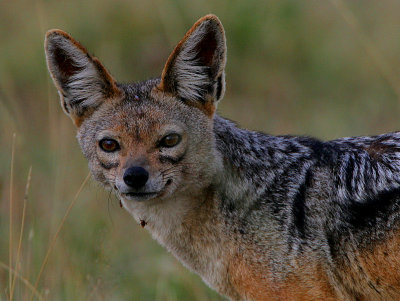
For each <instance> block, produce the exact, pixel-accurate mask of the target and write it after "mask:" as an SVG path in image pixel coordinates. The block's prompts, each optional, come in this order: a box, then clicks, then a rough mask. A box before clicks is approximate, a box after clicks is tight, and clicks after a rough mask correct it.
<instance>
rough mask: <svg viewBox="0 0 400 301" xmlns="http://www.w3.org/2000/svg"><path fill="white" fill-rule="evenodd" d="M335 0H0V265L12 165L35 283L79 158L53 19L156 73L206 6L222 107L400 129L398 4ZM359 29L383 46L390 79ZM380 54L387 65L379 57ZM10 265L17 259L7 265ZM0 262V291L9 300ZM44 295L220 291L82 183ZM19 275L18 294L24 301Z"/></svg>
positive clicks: (306, 124)
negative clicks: (50, 37)
mask: <svg viewBox="0 0 400 301" xmlns="http://www.w3.org/2000/svg"><path fill="white" fill-rule="evenodd" d="M335 2H337V1H336V0H332V1H302V2H300V1H295V0H279V1H278V0H275V1H254V0H249V1H228V0H225V1H212V0H208V1H184V0H176V1H172V0H170V1H161V0H153V1H138V0H131V1H124V0H116V1H104V0H103V1H94V0H90V1H77V0H70V1H68V2H61V1H44V0H42V1H28V0H17V1H10V0H8V1H0V145H1V146H2V150H1V151H0V245H1V248H0V262H2V263H4V264H7V265H8V260H9V257H8V256H9V254H8V249H9V234H8V233H9V196H10V162H11V145H12V136H13V133H16V151H15V166H14V185H13V187H12V192H13V212H14V213H13V221H14V223H13V241H12V246H13V248H12V251H13V252H12V253H13V259H14V261H15V258H16V254H17V246H18V238H19V230H20V226H21V216H22V206H23V198H24V190H25V184H26V178H27V174H28V170H29V167H30V166H32V170H33V171H32V182H31V187H30V191H29V196H28V202H27V214H26V221H25V229H24V236H23V241H22V248H21V256H20V262H19V263H18V265H17V269H18V271H19V273H20V274H21V275H23V276H24V277H25V278H26V279H28V280H29V281H30V282H31V283H32V284H33V283H34V282H35V280H36V277H37V275H38V272H39V270H40V267H41V264H42V262H43V259H44V256H45V254H46V251H47V249H48V245H49V243H50V241H51V240H52V238H53V237H54V235H55V232H56V230H57V227H58V225H59V223H60V221H61V219H62V217H63V215H64V213H65V210H66V208H67V207H68V205H69V203H70V202H71V200H72V199H73V198H74V195H75V193H76V192H77V190H78V188H79V186H80V185H81V183H82V181H83V180H84V178H85V177H86V175H87V172H88V169H87V163H86V161H85V160H84V158H83V156H82V155H81V153H80V150H79V147H78V145H77V143H76V140H75V137H74V135H75V129H74V127H73V125H72V124H71V122H70V121H69V120H68V118H67V117H66V116H65V115H64V114H63V112H62V110H61V108H60V106H59V100H58V95H57V93H56V90H55V88H54V87H53V85H52V83H51V81H50V77H49V76H48V74H47V70H46V66H45V60H44V53H43V39H44V34H45V32H46V30H48V29H50V28H61V29H63V30H65V31H67V32H69V33H70V34H72V36H73V37H75V38H76V39H78V40H79V41H81V42H82V43H83V44H84V45H85V46H86V47H87V48H88V49H89V51H90V52H91V53H94V54H95V55H96V56H98V57H99V58H100V59H101V61H102V62H103V63H104V64H105V66H106V67H107V68H108V69H109V70H110V71H111V73H112V74H113V75H114V76H115V77H116V78H117V79H119V80H120V81H123V82H128V81H136V80H141V79H145V78H149V77H153V76H158V75H159V74H160V72H161V69H162V67H163V64H164V62H165V60H166V59H167V57H168V54H169V52H170V51H171V50H172V49H173V47H174V45H175V44H176V43H177V42H178V41H179V39H180V38H181V37H182V36H183V35H184V33H185V32H186V30H187V29H189V28H190V26H191V25H192V24H193V23H194V22H195V21H196V20H197V19H198V18H199V17H201V16H203V15H205V14H207V13H214V14H216V15H218V16H219V17H220V19H221V21H222V22H223V24H224V26H225V30H226V35H227V39H228V65H227V76H226V77H227V93H226V96H225V99H224V100H222V102H221V104H220V107H219V112H220V114H222V115H223V116H226V117H228V118H230V119H233V120H236V121H238V122H239V124H241V125H242V126H245V127H247V128H251V129H256V130H263V131H266V132H269V133H272V134H301V135H304V134H307V135H312V136H316V137H319V138H321V139H334V138H337V137H341V136H352V135H370V134H378V133H382V132H387V131H393V130H396V129H399V128H400V121H399V120H398V113H399V112H400V110H399V109H400V108H399V104H400V99H399V95H398V94H396V85H393V83H398V84H399V85H398V86H397V87H400V81H399V69H400V58H399V56H400V19H399V18H398V12H399V10H400V3H399V2H398V1H395V0H387V1H373V0H363V1H361V0H358V1H347V2H344V3H345V4H346V6H347V7H348V9H349V10H350V12H351V13H352V14H354V17H355V20H356V21H357V22H358V24H359V27H360V29H361V31H362V32H360V31H357V30H353V29H354V28H352V27H351V26H350V25H349V24H348V23H347V22H346V20H345V19H344V18H343V15H345V14H346V11H343V10H340V9H338V7H337V6H335V5H333V4H334V3H335ZM362 34H365V36H367V37H368V39H369V40H370V42H371V43H372V44H373V45H374V47H376V48H377V49H378V51H379V52H380V53H381V55H382V57H383V58H384V60H385V61H386V62H387V64H388V66H389V68H390V70H391V71H392V73H391V78H390V80H391V81H392V84H391V83H390V82H389V81H388V78H387V77H385V76H384V75H383V74H382V72H380V69H379V62H376V61H374V60H373V58H372V57H371V55H370V53H369V52H368V49H366V47H365V44H363V42H362ZM380 63H382V62H380ZM14 267H15V262H13V268H14ZM8 276H9V274H8V271H7V270H5V269H2V268H1V267H0V300H3V299H4V300H6V299H7V296H8V295H9V293H10V292H9V288H8ZM38 292H39V293H40V294H41V295H42V296H43V297H44V298H45V300H223V298H221V297H219V296H217V294H216V293H214V292H213V291H211V290H210V289H209V288H207V286H206V285H205V284H203V283H202V281H201V279H200V278H199V277H198V276H196V275H194V274H192V273H190V272H189V271H188V270H186V269H185V268H184V267H183V266H182V265H181V264H180V263H179V262H177V260H175V259H174V258H173V257H172V256H171V255H170V254H169V253H167V252H166V251H165V250H164V249H163V248H161V247H160V246H159V245H158V244H157V243H156V242H154V241H153V240H152V239H151V237H150V235H149V234H148V233H147V232H146V231H144V230H143V229H141V228H140V227H139V226H138V225H136V223H135V222H134V221H133V219H132V218H130V216H128V214H127V213H126V212H125V211H124V210H122V209H120V208H119V206H118V201H117V200H116V199H115V197H113V196H112V195H110V194H109V193H107V192H105V191H103V189H102V188H101V187H99V186H98V185H97V184H96V183H94V182H93V181H90V182H89V184H88V185H86V186H85V188H84V189H83V191H82V193H81V194H80V195H79V197H78V200H77V204H76V205H75V207H74V208H73V209H72V211H71V213H70V215H69V216H68V218H67V220H66V223H65V225H64V226H63V228H62V230H61V232H60V235H59V237H58V239H57V242H56V244H55V247H54V249H53V250H52V252H51V254H50V257H49V262H48V263H47V265H46V267H45V270H44V273H43V275H42V278H41V280H40V282H39V286H38ZM29 296H30V290H29V289H28V288H27V287H26V286H25V285H24V284H23V283H22V282H20V281H18V282H17V284H16V289H15V293H14V300H28V299H29Z"/></svg>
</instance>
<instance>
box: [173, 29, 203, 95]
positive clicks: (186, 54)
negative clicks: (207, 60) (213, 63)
mask: <svg viewBox="0 0 400 301" xmlns="http://www.w3.org/2000/svg"><path fill="white" fill-rule="evenodd" d="M206 34H207V25H206V24H204V23H203V24H200V25H199V26H198V27H197V28H196V30H195V31H194V32H193V33H192V35H191V36H190V37H189V38H188V39H187V40H186V41H185V42H184V44H183V45H182V48H181V51H180V52H179V54H178V56H177V57H176V60H175V63H174V67H173V68H174V74H175V76H176V79H177V87H176V89H177V92H178V94H179V95H180V96H181V97H182V98H184V99H188V100H199V99H201V98H202V96H203V95H204V93H205V92H206V90H205V87H207V86H208V85H209V84H210V78H209V76H208V69H209V67H207V66H204V65H202V63H201V62H200V60H199V59H198V58H196V57H197V55H198V51H197V50H196V47H197V46H198V44H199V43H200V42H201V40H202V39H203V38H204V36H205V35H206Z"/></svg>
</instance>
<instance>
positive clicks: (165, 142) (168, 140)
mask: <svg viewBox="0 0 400 301" xmlns="http://www.w3.org/2000/svg"><path fill="white" fill-rule="evenodd" d="M181 140H182V138H181V136H180V135H179V134H176V133H173V134H169V135H167V136H164V137H163V138H162V139H161V141H160V146H161V147H174V146H175V145H177V144H178V143H179V142H181Z"/></svg>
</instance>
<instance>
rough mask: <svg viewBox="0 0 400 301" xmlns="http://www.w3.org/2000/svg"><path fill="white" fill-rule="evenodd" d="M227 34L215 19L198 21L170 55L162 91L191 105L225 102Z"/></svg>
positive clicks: (163, 75)
mask: <svg viewBox="0 0 400 301" xmlns="http://www.w3.org/2000/svg"><path fill="white" fill-rule="evenodd" d="M225 63H226V42H225V33H224V29H223V27H222V24H221V22H220V21H219V20H218V18H217V17H216V16H213V15H207V16H205V17H203V18H201V19H200V20H199V21H197V22H196V23H195V24H194V25H193V27H192V28H191V29H190V30H189V31H188V32H187V34H186V35H185V37H184V38H183V39H182V40H181V42H180V43H179V44H178V45H177V46H176V48H175V49H174V51H173V52H172V53H171V55H170V57H169V58H168V61H167V63H166V65H165V67H164V70H163V74H162V79H161V84H160V88H161V89H162V90H164V91H167V92H173V93H176V94H177V95H178V96H179V97H181V98H183V99H185V100H189V101H202V102H205V101H206V100H207V99H209V98H212V99H213V101H214V102H216V101H218V100H219V99H221V98H222V96H223V94H224V91H225V76H224V69H225Z"/></svg>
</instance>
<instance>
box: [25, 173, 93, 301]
mask: <svg viewBox="0 0 400 301" xmlns="http://www.w3.org/2000/svg"><path fill="white" fill-rule="evenodd" d="M89 178H90V173H88V175H87V176H86V178H85V180H83V182H82V184H81V186H80V187H79V189H78V191H77V193H76V194H75V197H74V198H73V200H72V201H71V203H70V204H69V206H68V208H67V211H66V212H65V214H64V217H63V219H62V220H61V223H60V225H59V226H58V229H57V232H56V234H55V235H54V238H53V240H52V241H51V242H50V244H49V247H48V249H47V253H46V256H45V257H44V260H43V263H42V266H41V267H40V271H39V274H38V276H37V278H36V281H35V285H34V288H35V290H37V286H38V284H39V281H40V277H41V276H42V273H43V270H44V268H45V266H46V264H47V261H48V259H49V256H50V253H51V251H52V250H53V248H54V245H55V244H56V241H57V238H58V235H59V234H60V231H61V229H62V227H63V225H64V223H65V220H66V219H67V217H68V215H69V213H70V211H71V209H72V207H74V205H75V203H76V200H77V199H78V196H79V194H80V193H81V191H82V189H83V187H84V186H85V184H86V182H87V181H88V180H89ZM32 299H33V292H32V295H31V297H30V299H29V300H31V301H32Z"/></svg>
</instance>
